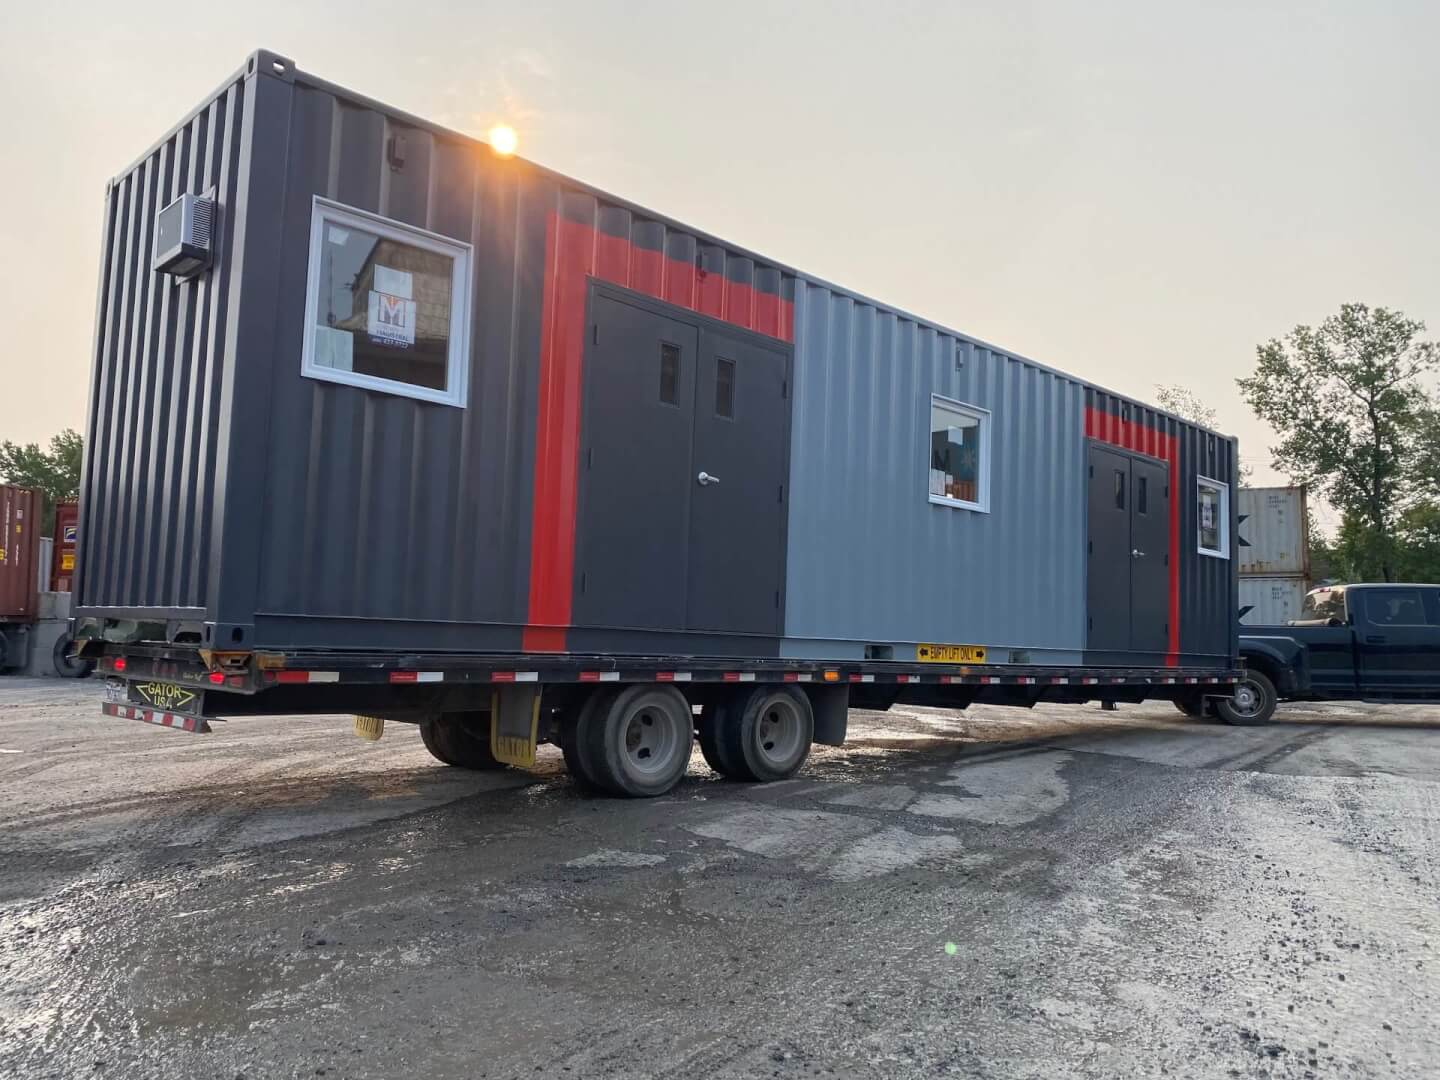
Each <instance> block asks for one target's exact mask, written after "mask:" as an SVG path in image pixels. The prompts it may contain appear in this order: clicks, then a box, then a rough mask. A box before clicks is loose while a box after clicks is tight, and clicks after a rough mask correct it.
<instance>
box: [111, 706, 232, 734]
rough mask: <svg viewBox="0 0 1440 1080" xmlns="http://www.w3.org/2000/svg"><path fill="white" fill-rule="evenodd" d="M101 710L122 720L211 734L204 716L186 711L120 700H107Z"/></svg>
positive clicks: (208, 723)
mask: <svg viewBox="0 0 1440 1080" xmlns="http://www.w3.org/2000/svg"><path fill="white" fill-rule="evenodd" d="M100 711H101V712H102V713H104V714H105V715H106V716H118V717H120V718H121V719H122V720H141V721H144V722H145V723H147V724H156V725H158V726H160V727H168V728H176V729H178V730H180V731H189V732H191V733H193V734H195V735H208V734H210V722H209V721H208V720H206V719H205V717H203V716H186V715H185V714H184V713H174V712H165V711H164V710H162V709H147V708H145V707H144V706H140V705H124V704H121V703H120V702H118V701H107V702H105V703H104V704H103V705H101V706H100Z"/></svg>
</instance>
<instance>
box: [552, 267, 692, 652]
mask: <svg viewBox="0 0 1440 1080" xmlns="http://www.w3.org/2000/svg"><path fill="white" fill-rule="evenodd" d="M591 312H592V315H593V320H592V326H591V340H590V342H589V350H588V355H587V359H586V365H585V406H584V411H583V418H582V422H581V435H580V438H581V447H580V454H579V470H580V475H579V506H578V507H577V521H576V531H577V536H576V552H575V555H576V557H575V604H574V615H573V618H574V622H575V624H576V625H577V626H611V627H636V628H646V629H680V628H682V627H684V625H685V603H686V554H687V551H686V549H687V541H688V537H689V532H690V506H689V500H690V496H691V490H692V488H693V486H694V476H693V474H692V473H691V468H690V443H691V427H692V423H691V414H692V410H693V402H694V400H695V366H696V365H695V360H696V356H697V355H698V351H699V348H698V347H699V332H698V330H697V329H696V328H695V327H694V326H691V325H688V324H686V323H683V322H677V321H675V320H673V319H669V318H666V317H664V316H663V315H659V314H657V313H655V312H653V311H650V310H648V309H644V308H640V307H636V306H634V305H631V304H627V303H623V302H621V301H619V300H616V299H613V298H611V297H609V296H606V295H604V294H602V293H596V294H595V295H594V297H593V300H592V306H591Z"/></svg>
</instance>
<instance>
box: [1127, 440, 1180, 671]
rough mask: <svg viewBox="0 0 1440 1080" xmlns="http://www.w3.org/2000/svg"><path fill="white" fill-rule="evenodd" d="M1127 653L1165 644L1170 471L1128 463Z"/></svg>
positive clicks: (1167, 640)
mask: <svg viewBox="0 0 1440 1080" xmlns="http://www.w3.org/2000/svg"><path fill="white" fill-rule="evenodd" d="M1130 504H1131V505H1130V649H1131V651H1133V652H1148V653H1163V652H1165V651H1166V650H1167V649H1168V648H1169V644H1170V625H1169V624H1170V567H1169V558H1170V470H1169V469H1167V468H1166V467H1165V466H1164V465H1162V464H1161V463H1160V462H1158V461H1153V460H1151V459H1149V458H1138V457H1132V458H1131V459H1130Z"/></svg>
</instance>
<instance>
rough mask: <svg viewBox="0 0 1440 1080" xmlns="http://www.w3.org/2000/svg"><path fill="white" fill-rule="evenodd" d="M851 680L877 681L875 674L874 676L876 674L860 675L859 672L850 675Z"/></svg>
mask: <svg viewBox="0 0 1440 1080" xmlns="http://www.w3.org/2000/svg"><path fill="white" fill-rule="evenodd" d="M850 681H851V682H874V681H875V676H874V675H860V674H858V673H857V674H854V675H851V676H850Z"/></svg>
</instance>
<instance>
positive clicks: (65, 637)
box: [51, 634, 95, 679]
mask: <svg viewBox="0 0 1440 1080" xmlns="http://www.w3.org/2000/svg"><path fill="white" fill-rule="evenodd" d="M74 644H75V639H74V638H72V637H71V636H70V635H69V634H61V635H60V636H59V637H58V638H56V639H55V651H54V652H53V653H52V654H51V658H52V659H53V660H54V661H55V674H57V675H59V676H60V677H61V678H62V679H88V678H89V677H90V674H91V672H93V671H94V670H95V661H94V660H77V659H75V658H74V657H72V656H71V655H70V646H71V645H74Z"/></svg>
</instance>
